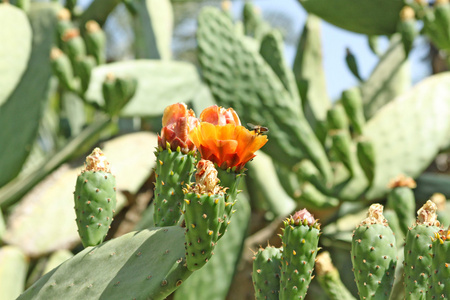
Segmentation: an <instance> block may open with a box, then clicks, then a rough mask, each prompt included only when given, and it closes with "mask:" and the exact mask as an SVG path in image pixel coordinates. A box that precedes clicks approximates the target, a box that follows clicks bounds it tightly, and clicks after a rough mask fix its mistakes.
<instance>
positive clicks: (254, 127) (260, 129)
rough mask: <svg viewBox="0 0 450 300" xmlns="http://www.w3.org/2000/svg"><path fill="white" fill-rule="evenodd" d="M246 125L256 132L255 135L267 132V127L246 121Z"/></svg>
mask: <svg viewBox="0 0 450 300" xmlns="http://www.w3.org/2000/svg"><path fill="white" fill-rule="evenodd" d="M247 126H248V127H250V130H253V131H254V132H255V133H256V135H261V134H265V133H267V132H269V128H267V127H264V126H261V125H254V124H252V123H247Z"/></svg>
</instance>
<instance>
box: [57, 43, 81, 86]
mask: <svg viewBox="0 0 450 300" xmlns="http://www.w3.org/2000/svg"><path fill="white" fill-rule="evenodd" d="M50 60H51V63H52V69H53V73H54V74H55V75H56V76H57V77H58V80H59V82H60V84H61V85H62V86H63V87H64V88H66V89H68V90H69V91H75V90H77V88H78V82H77V81H76V79H75V76H74V72H73V67H72V65H71V63H70V60H69V58H68V57H67V55H66V54H64V52H62V51H61V50H60V49H58V48H53V49H52V51H51V53H50Z"/></svg>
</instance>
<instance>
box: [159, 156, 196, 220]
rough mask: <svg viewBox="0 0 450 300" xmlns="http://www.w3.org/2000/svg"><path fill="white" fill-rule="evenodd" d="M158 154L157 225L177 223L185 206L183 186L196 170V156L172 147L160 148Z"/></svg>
mask: <svg viewBox="0 0 450 300" xmlns="http://www.w3.org/2000/svg"><path fill="white" fill-rule="evenodd" d="M156 156H157V163H156V182H155V199H154V201H153V204H154V205H155V211H154V220H155V226H172V225H176V224H177V223H178V221H179V220H180V217H181V212H182V208H183V199H184V193H183V187H184V186H185V184H188V183H189V182H190V178H191V176H192V173H193V172H194V164H195V156H194V154H193V153H188V154H183V153H182V152H181V151H171V150H170V148H168V149H167V150H162V151H160V150H158V151H157V152H156Z"/></svg>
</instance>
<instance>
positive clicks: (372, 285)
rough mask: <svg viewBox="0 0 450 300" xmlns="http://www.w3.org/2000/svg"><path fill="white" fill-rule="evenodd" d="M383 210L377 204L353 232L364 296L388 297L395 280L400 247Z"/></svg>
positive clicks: (356, 270)
mask: <svg viewBox="0 0 450 300" xmlns="http://www.w3.org/2000/svg"><path fill="white" fill-rule="evenodd" d="M382 211H383V207H382V206H381V205H379V204H373V205H372V206H371V207H370V209H369V215H368V217H367V219H365V220H364V221H363V222H362V223H361V224H360V225H359V226H358V227H357V228H356V229H355V231H354V233H353V238H352V251H351V259H352V263H353V268H354V274H355V279H356V280H355V281H356V285H357V286H358V291H359V296H360V298H361V299H388V298H389V295H390V293H391V290H392V286H393V283H394V274H395V267H396V264H397V247H396V241H395V237H394V233H393V232H392V230H391V228H390V227H389V226H388V224H387V222H386V219H384V217H383V214H382Z"/></svg>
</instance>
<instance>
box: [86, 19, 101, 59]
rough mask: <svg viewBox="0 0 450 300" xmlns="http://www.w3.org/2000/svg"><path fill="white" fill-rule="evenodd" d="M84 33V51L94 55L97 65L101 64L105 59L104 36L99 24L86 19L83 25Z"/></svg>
mask: <svg viewBox="0 0 450 300" xmlns="http://www.w3.org/2000/svg"><path fill="white" fill-rule="evenodd" d="M85 27H86V35H85V37H84V40H85V42H86V51H87V53H88V54H90V55H92V56H93V57H95V61H96V62H97V65H102V64H104V63H105V61H106V57H105V56H106V49H105V44H106V36H105V33H104V32H103V30H102V28H101V27H100V25H98V23H97V22H95V21H88V22H87V23H86V25H85Z"/></svg>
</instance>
